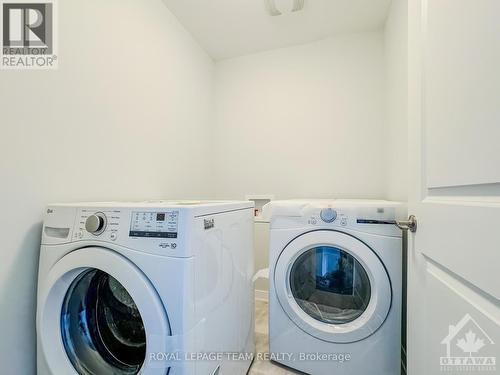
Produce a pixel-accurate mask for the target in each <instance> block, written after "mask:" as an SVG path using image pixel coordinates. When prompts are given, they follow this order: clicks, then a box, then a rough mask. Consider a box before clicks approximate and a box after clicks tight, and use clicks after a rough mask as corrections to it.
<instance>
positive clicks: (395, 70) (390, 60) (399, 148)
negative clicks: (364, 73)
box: [384, 0, 408, 202]
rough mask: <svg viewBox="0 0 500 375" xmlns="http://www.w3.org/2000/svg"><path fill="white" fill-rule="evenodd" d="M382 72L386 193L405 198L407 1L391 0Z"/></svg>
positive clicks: (396, 197) (401, 199) (406, 159)
mask: <svg viewBox="0 0 500 375" xmlns="http://www.w3.org/2000/svg"><path fill="white" fill-rule="evenodd" d="M384 39H385V74H386V95H387V101H386V122H385V123H386V135H387V138H386V139H387V151H386V157H387V161H386V168H385V169H386V188H385V189H386V196H387V198H388V199H391V200H397V201H403V202H406V201H407V190H408V186H407V185H408V178H407V166H408V158H407V152H408V139H407V138H408V115H407V108H408V2H407V1H406V0H393V1H392V3H391V7H390V10H389V14H388V16H387V21H386V26H385V30H384Z"/></svg>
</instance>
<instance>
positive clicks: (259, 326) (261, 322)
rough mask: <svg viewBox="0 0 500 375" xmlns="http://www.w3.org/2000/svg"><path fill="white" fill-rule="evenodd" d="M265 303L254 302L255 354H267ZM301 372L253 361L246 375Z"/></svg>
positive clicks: (282, 374)
mask: <svg viewBox="0 0 500 375" xmlns="http://www.w3.org/2000/svg"><path fill="white" fill-rule="evenodd" d="M267 312H268V308H267V302H265V301H260V300H257V301H255V345H256V352H257V353H267V352H268V351H269V331H268V325H267ZM297 374H302V373H301V372H297V371H293V370H292V369H289V368H286V367H282V366H279V365H277V364H275V363H273V362H270V361H266V360H262V359H261V360H259V359H258V357H257V358H256V359H255V360H254V362H253V364H252V366H251V367H250V370H249V372H248V375H297Z"/></svg>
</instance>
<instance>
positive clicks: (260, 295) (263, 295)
mask: <svg viewBox="0 0 500 375" xmlns="http://www.w3.org/2000/svg"><path fill="white" fill-rule="evenodd" d="M255 299H256V300H258V301H265V302H269V292H268V291H267V290H258V289H256V290H255Z"/></svg>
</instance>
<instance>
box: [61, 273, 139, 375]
mask: <svg viewBox="0 0 500 375" xmlns="http://www.w3.org/2000/svg"><path fill="white" fill-rule="evenodd" d="M61 331H62V336H63V337H62V339H63V343H64V347H65V349H66V353H67V355H68V357H69V359H70V361H71V363H72V364H73V366H74V367H75V369H76V370H77V371H78V373H79V374H137V373H138V372H139V370H140V368H141V366H142V364H143V362H144V360H145V356H146V334H145V330H144V324H143V321H142V318H141V314H140V313H139V310H138V308H137V306H136V304H135V303H134V301H133V299H132V298H131V296H130V294H129V293H128V292H127V291H126V290H125V288H124V287H123V286H122V285H121V284H120V283H119V282H118V281H117V280H116V279H114V278H113V277H112V276H110V275H109V274H107V273H105V272H103V271H100V270H97V269H90V270H87V271H85V272H83V273H82V274H81V275H80V276H79V277H77V278H76V279H75V280H74V281H73V283H72V284H71V286H70V288H69V289H68V292H67V293H66V297H65V299H64V302H63V306H62V311H61Z"/></svg>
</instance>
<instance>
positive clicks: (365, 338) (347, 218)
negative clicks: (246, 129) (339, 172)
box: [264, 200, 405, 375]
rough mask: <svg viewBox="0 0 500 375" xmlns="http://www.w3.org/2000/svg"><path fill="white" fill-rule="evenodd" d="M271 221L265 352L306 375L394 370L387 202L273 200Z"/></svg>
mask: <svg viewBox="0 0 500 375" xmlns="http://www.w3.org/2000/svg"><path fill="white" fill-rule="evenodd" d="M264 211H265V212H264V214H265V215H266V216H267V217H270V218H271V231H270V249H269V251H270V263H269V264H270V275H269V280H270V292H269V308H270V311H269V334H270V335H269V336H270V337H269V346H270V352H271V353H272V358H273V359H274V360H275V361H277V362H280V363H282V364H283V365H286V366H289V367H291V368H294V369H297V370H300V371H303V372H305V373H307V374H312V375H331V374H335V375H365V374H376V375H396V374H400V368H401V298H402V297H401V296H402V286H401V285H402V277H401V275H402V240H401V236H402V233H401V231H400V230H399V229H398V228H396V227H395V226H393V225H387V224H376V223H377V222H379V221H386V222H387V221H391V220H395V219H396V218H397V219H401V218H403V217H404V216H405V215H404V206H402V205H401V204H398V203H393V202H386V201H368V200H329V201H327V200H316V201H303V200H300V201H299V200H296V201H276V202H272V203H270V204H269V205H267V206H266V207H265V210H264Z"/></svg>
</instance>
